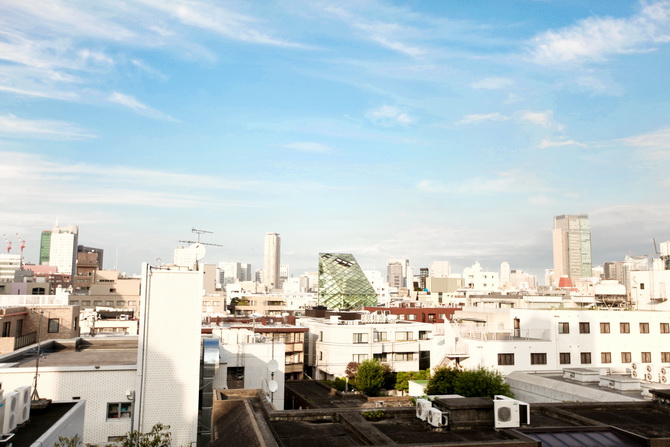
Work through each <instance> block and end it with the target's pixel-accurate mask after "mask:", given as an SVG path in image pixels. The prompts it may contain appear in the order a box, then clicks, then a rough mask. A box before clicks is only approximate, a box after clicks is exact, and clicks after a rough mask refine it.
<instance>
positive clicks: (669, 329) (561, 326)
mask: <svg viewBox="0 0 670 447" xmlns="http://www.w3.org/2000/svg"><path fill="white" fill-rule="evenodd" d="M659 330H660V332H661V334H670V323H660V327H659ZM558 333H559V334H569V333H570V323H567V322H560V323H558ZM579 333H580V334H590V333H591V323H588V322H581V323H579ZM600 333H601V334H609V333H610V323H600ZM619 333H620V334H630V323H625V322H623V323H619ZM648 333H649V323H640V334H648Z"/></svg>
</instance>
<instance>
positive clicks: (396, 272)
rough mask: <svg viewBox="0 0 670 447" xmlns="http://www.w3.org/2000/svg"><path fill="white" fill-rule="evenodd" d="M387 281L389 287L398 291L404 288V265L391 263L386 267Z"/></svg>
mask: <svg viewBox="0 0 670 447" xmlns="http://www.w3.org/2000/svg"><path fill="white" fill-rule="evenodd" d="M386 280H387V281H388V283H389V287H395V288H397V289H399V288H400V287H404V283H405V281H404V278H403V274H402V265H401V264H400V263H399V262H389V264H388V266H387V267H386Z"/></svg>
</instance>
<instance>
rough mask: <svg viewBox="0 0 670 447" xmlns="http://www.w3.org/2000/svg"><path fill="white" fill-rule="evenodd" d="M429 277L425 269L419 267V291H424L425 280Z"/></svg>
mask: <svg viewBox="0 0 670 447" xmlns="http://www.w3.org/2000/svg"><path fill="white" fill-rule="evenodd" d="M429 275H430V273H429V270H428V268H427V267H421V268H420V269H419V288H420V289H421V290H426V278H428V276H429Z"/></svg>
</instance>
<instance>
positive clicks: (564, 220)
mask: <svg viewBox="0 0 670 447" xmlns="http://www.w3.org/2000/svg"><path fill="white" fill-rule="evenodd" d="M553 245H554V282H555V283H556V284H557V283H558V280H559V279H560V278H561V277H563V276H567V277H569V278H572V279H579V278H589V277H590V276H591V267H592V265H591V226H590V225H589V216H588V215H586V214H579V215H573V214H566V215H562V216H556V217H554V231H553Z"/></svg>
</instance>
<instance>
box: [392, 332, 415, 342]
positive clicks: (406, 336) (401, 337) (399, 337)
mask: <svg viewBox="0 0 670 447" xmlns="http://www.w3.org/2000/svg"><path fill="white" fill-rule="evenodd" d="M413 339H414V338H413V337H412V333H411V332H403V331H400V332H396V333H395V340H396V341H408V340H413Z"/></svg>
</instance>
